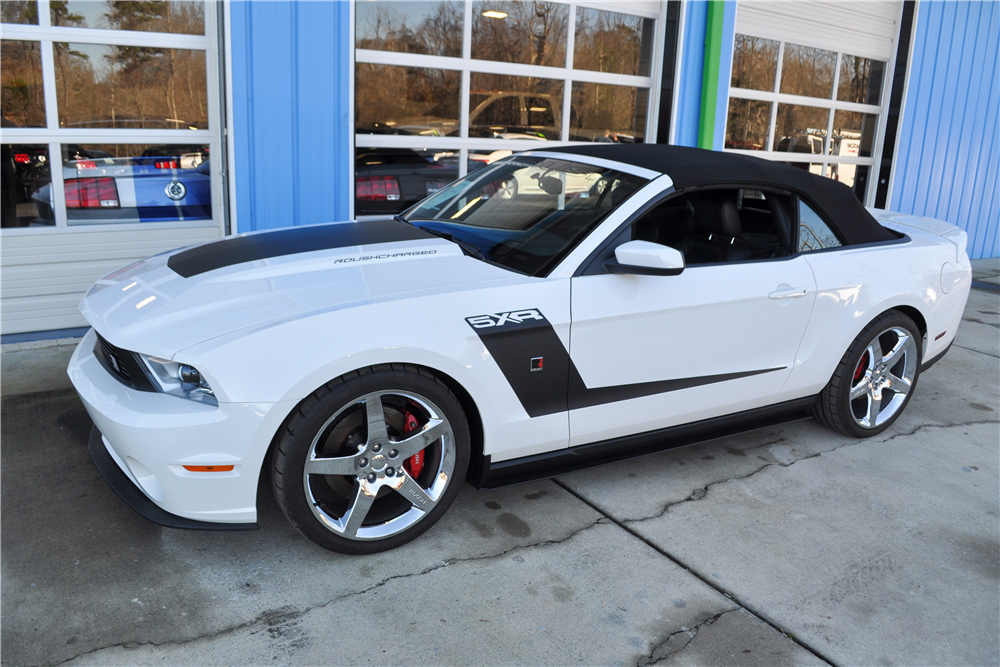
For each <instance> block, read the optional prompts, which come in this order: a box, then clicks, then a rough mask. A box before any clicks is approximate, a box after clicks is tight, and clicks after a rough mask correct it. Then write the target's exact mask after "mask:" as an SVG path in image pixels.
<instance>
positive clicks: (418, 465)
mask: <svg viewBox="0 0 1000 667" xmlns="http://www.w3.org/2000/svg"><path fill="white" fill-rule="evenodd" d="M403 419H404V420H405V422H406V425H405V426H404V427H403V435H407V434H409V433H412V432H413V431H416V430H417V429H419V428H420V422H418V421H417V418H416V417H414V416H413V415H412V414H411V413H410V411H409V410H407V411H406V412H404V413H403ZM403 467H404V468H406V472H408V473H410V477H414V478H416V477H418V476H419V475H420V472H421V471H422V470H423V469H424V450H422V449H421V450H420V451H419V452H417V453H416V454H414V455H413V456H411V457H410V458H408V459H406V460H405V461H403Z"/></svg>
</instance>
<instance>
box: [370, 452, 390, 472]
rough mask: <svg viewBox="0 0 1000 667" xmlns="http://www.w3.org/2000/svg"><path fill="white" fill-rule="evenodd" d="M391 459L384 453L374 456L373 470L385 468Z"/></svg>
mask: <svg viewBox="0 0 1000 667" xmlns="http://www.w3.org/2000/svg"><path fill="white" fill-rule="evenodd" d="M388 464H389V461H388V460H387V459H386V458H385V456H383V455H382V454H378V455H377V456H374V457H372V470H383V469H385V467H386V466H387V465H388Z"/></svg>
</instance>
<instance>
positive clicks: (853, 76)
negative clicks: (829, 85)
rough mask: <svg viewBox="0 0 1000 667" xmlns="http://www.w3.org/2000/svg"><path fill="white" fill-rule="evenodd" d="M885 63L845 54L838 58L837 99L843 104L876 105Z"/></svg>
mask: <svg viewBox="0 0 1000 667" xmlns="http://www.w3.org/2000/svg"><path fill="white" fill-rule="evenodd" d="M884 65H885V63H883V62H880V61H877V60H869V59H868V58H859V57H858V56H849V55H847V54H846V53H845V54H844V55H843V56H841V58H840V80H839V81H838V82H837V99H838V100H841V101H844V102H858V103H861V104H878V102H879V97H880V95H879V93H880V92H881V91H880V90H879V88H880V87H881V85H882V68H883V67H884Z"/></svg>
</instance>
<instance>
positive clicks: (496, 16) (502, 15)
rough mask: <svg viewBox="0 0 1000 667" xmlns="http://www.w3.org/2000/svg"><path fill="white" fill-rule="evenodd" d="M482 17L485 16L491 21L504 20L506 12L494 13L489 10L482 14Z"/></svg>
mask: <svg viewBox="0 0 1000 667" xmlns="http://www.w3.org/2000/svg"><path fill="white" fill-rule="evenodd" d="M483 16H485V17H487V18H491V19H505V18H507V14H506V12H495V11H493V10H492V9H491V10H489V11H485V12H483Z"/></svg>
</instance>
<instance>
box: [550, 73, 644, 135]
mask: <svg viewBox="0 0 1000 667" xmlns="http://www.w3.org/2000/svg"><path fill="white" fill-rule="evenodd" d="M648 101H649V91H648V90H647V89H645V88H633V87H630V86H612V85H606V84H603V83H600V84H599V83H574V84H573V107H572V109H570V117H569V125H570V130H569V140H570V141H598V142H613V143H629V144H631V143H637V144H641V143H642V142H643V136H644V133H645V131H646V106H647V103H648Z"/></svg>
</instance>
